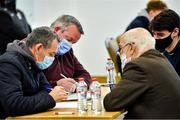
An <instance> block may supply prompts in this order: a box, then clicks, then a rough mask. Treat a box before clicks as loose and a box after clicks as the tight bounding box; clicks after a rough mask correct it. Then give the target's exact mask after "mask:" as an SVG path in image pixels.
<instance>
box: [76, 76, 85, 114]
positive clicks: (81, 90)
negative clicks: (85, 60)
mask: <svg viewBox="0 0 180 120" xmlns="http://www.w3.org/2000/svg"><path fill="white" fill-rule="evenodd" d="M77 94H78V111H79V112H80V113H85V112H86V111H87V84H86V83H85V82H84V78H79V82H78V85H77Z"/></svg>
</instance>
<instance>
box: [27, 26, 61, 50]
mask: <svg viewBox="0 0 180 120" xmlns="http://www.w3.org/2000/svg"><path fill="white" fill-rule="evenodd" d="M54 39H56V40H59V37H58V35H57V34H56V33H54V32H53V31H52V30H51V29H50V28H49V27H45V26H43V27H38V28H36V29H34V30H33V31H32V32H31V33H30V34H29V35H28V37H27V41H26V45H27V47H30V48H32V47H33V46H34V45H36V44H38V43H42V44H43V46H44V47H45V48H48V47H49V46H50V45H51V43H52V41H53V40H54Z"/></svg>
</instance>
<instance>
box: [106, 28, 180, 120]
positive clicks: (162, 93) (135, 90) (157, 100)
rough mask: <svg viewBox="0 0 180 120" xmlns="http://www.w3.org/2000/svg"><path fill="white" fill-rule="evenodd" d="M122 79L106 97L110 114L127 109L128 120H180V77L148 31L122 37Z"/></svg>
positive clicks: (126, 116)
mask: <svg viewBox="0 0 180 120" xmlns="http://www.w3.org/2000/svg"><path fill="white" fill-rule="evenodd" d="M119 46H120V48H121V50H120V55H121V58H122V67H124V68H123V74H122V80H121V82H119V83H118V84H117V85H116V87H115V88H114V89H113V90H112V91H111V92H110V93H109V94H107V95H106V96H105V98H104V107H105V109H106V110H107V111H120V110H123V109H125V110H127V111H128V112H127V114H126V115H125V118H126V119H130V118H133V119H140V118H141V119H148V118H151V119H152V118H156V119H162V118H163V119H164V118H169V119H172V118H176V119H180V89H179V86H180V78H179V76H178V74H177V73H176V71H175V70H174V68H173V67H172V65H171V64H170V63H169V61H168V60H167V59H166V58H165V57H164V56H163V55H161V54H160V52H158V51H156V50H155V49H154V48H155V47H154V46H155V40H154V38H153V37H152V36H151V34H150V33H149V32H148V31H147V30H145V29H144V28H135V29H132V30H129V31H127V32H126V33H124V34H123V35H122V36H121V37H120V38H119Z"/></svg>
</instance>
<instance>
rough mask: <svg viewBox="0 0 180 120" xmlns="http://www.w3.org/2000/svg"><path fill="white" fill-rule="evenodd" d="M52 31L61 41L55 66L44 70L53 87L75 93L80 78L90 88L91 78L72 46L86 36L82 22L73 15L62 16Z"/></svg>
mask: <svg viewBox="0 0 180 120" xmlns="http://www.w3.org/2000/svg"><path fill="white" fill-rule="evenodd" d="M51 29H52V30H53V31H54V32H56V33H57V34H58V36H59V37H60V39H61V41H60V44H59V46H58V50H57V53H56V56H55V60H54V62H53V64H52V65H51V66H50V67H49V68H47V69H45V70H44V74H45V75H46V77H47V79H48V81H49V82H50V84H51V85H52V86H56V85H58V86H63V87H64V88H65V90H66V91H68V92H75V90H76V82H77V81H78V78H79V77H83V78H84V79H85V82H86V84H87V85H88V86H89V85H90V83H91V77H90V74H89V72H87V70H85V68H84V67H83V66H82V64H81V63H80V62H79V61H78V59H77V58H76V56H75V55H74V52H73V49H72V45H73V44H75V43H77V42H78V41H79V39H80V37H81V34H84V31H83V28H82V26H81V24H80V22H79V21H78V20H77V19H76V18H75V17H73V16H71V15H62V16H60V17H58V18H57V19H56V20H55V21H54V22H53V23H52V24H51Z"/></svg>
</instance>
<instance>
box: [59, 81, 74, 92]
mask: <svg viewBox="0 0 180 120" xmlns="http://www.w3.org/2000/svg"><path fill="white" fill-rule="evenodd" d="M57 85H58V86H62V87H64V89H65V90H66V91H67V92H74V91H75V90H76V81H75V80H74V79H72V78H63V79H60V80H58V81H57Z"/></svg>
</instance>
